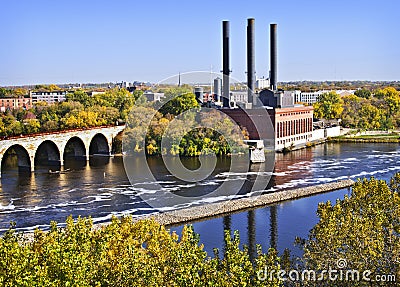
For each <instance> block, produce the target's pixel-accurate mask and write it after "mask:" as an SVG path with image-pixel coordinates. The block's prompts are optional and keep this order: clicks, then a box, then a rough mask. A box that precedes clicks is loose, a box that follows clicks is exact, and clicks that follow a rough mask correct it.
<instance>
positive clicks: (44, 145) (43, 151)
mask: <svg viewBox="0 0 400 287" xmlns="http://www.w3.org/2000/svg"><path fill="white" fill-rule="evenodd" d="M60 164H61V156H60V150H59V149H58V147H57V145H56V144H55V143H54V142H53V141H51V140H45V141H43V142H41V143H40V145H39V146H38V147H37V149H36V152H35V166H38V165H60Z"/></svg>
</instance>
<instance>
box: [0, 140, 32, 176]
mask: <svg viewBox="0 0 400 287" xmlns="http://www.w3.org/2000/svg"><path fill="white" fill-rule="evenodd" d="M31 164H32V163H31V159H30V156H29V153H28V151H27V150H26V149H25V148H24V147H23V146H22V145H19V144H14V145H12V146H10V147H9V148H7V150H6V151H5V152H4V155H3V156H2V158H1V172H2V171H3V170H4V169H5V168H6V167H9V166H15V165H16V166H17V167H18V169H22V170H27V171H31V170H32V165H31Z"/></svg>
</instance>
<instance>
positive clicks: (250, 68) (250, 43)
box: [247, 18, 255, 103]
mask: <svg viewBox="0 0 400 287" xmlns="http://www.w3.org/2000/svg"><path fill="white" fill-rule="evenodd" d="M254 43H255V39H254V18H249V19H247V87H248V90H247V102H248V103H252V102H253V93H254V88H255V86H254V84H255V48H254V47H255V44H254Z"/></svg>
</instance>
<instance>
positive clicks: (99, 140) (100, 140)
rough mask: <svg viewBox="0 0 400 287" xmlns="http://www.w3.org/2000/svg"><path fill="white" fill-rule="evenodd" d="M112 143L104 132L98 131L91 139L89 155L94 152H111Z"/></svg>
mask: <svg viewBox="0 0 400 287" xmlns="http://www.w3.org/2000/svg"><path fill="white" fill-rule="evenodd" d="M110 145H111V143H109V141H108V139H107V138H106V136H105V135H103V134H102V133H97V134H95V135H94V137H93V138H92V139H91V141H90V145H89V155H94V154H105V155H109V154H110Z"/></svg>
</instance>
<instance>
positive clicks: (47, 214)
mask: <svg viewBox="0 0 400 287" xmlns="http://www.w3.org/2000/svg"><path fill="white" fill-rule="evenodd" d="M399 159H400V147H399V145H398V144H382V143H380V144H375V143H368V144H359V143H358V144H354V143H340V144H338V143H328V144H324V145H319V146H316V147H313V148H308V149H303V150H298V151H294V152H291V153H288V154H276V158H275V162H276V163H275V169H274V173H273V175H272V177H271V181H270V184H269V185H268V192H273V191H276V190H283V189H288V188H296V187H301V186H307V185H314V184H320V183H327V182H331V181H336V180H340V179H347V178H351V179H356V178H362V177H370V176H374V177H376V178H380V179H385V180H387V179H389V178H390V177H391V176H392V175H393V174H394V173H395V172H397V171H399V170H400V163H399ZM183 161H184V164H185V166H188V167H189V168H190V167H191V166H193V168H196V165H197V164H198V163H197V162H196V160H195V159H190V158H189V159H183ZM148 164H149V166H150V167H151V169H152V170H153V171H156V173H157V180H158V181H159V183H160V184H162V185H163V187H164V188H165V189H168V190H172V191H174V192H177V193H188V194H190V193H191V192H199V191H201V190H207V189H210V188H212V187H213V186H215V185H218V183H219V182H221V181H225V180H227V179H229V178H232V177H230V175H229V173H227V170H228V168H229V165H230V160H229V158H219V159H218V162H217V166H216V168H215V170H214V172H213V173H212V174H211V175H210V176H209V177H208V178H207V180H203V181H201V182H197V183H196V182H195V183H185V182H182V181H179V180H174V179H172V178H171V177H170V175H169V174H168V173H167V172H166V171H165V169H163V168H161V166H162V161H161V159H160V158H150V159H149V160H148ZM138 165H140V163H138ZM65 168H69V169H70V171H69V172H67V173H65V174H50V173H49V172H48V170H49V168H48V167H42V168H38V169H37V170H36V171H35V173H33V174H30V173H20V172H18V170H17V169H16V168H5V169H4V170H3V173H2V178H1V186H0V232H4V231H5V230H7V229H8V227H9V223H10V221H15V222H16V224H17V228H18V229H19V230H24V231H30V230H33V229H35V228H36V227H40V228H43V229H46V228H48V225H49V222H50V221H51V220H55V221H57V222H64V221H65V219H66V217H67V216H68V215H70V214H72V215H73V216H74V217H77V216H79V215H81V216H91V217H92V218H93V221H94V222H95V223H98V222H105V221H108V220H110V218H111V216H112V215H113V214H114V215H117V216H119V215H123V214H131V215H132V216H140V215H142V214H148V213H153V212H155V211H154V209H153V208H152V207H150V206H149V205H148V204H147V203H145V202H143V200H142V199H141V197H140V196H141V195H143V194H147V193H152V194H154V191H153V190H147V189H146V188H145V186H146V181H147V180H148V179H146V178H143V184H142V185H140V186H136V185H134V186H132V185H131V184H130V182H129V181H128V179H127V176H126V174H125V171H124V164H123V160H122V158H121V157H115V158H106V157H98V158H91V159H90V162H89V163H88V164H87V163H86V162H84V161H83V162H79V161H77V162H76V161H70V162H68V161H66V163H65ZM241 177H244V178H248V174H245V173H244V174H235V179H238V178H241ZM139 180H140V178H139ZM244 192H246V191H244ZM348 192H350V191H349V190H347V189H344V190H338V191H334V192H330V193H326V194H320V195H316V196H312V197H307V198H302V199H297V200H292V201H287V202H283V203H279V204H275V205H272V206H267V207H264V208H258V209H255V210H252V211H245V212H239V213H236V214H232V215H230V216H225V217H219V218H214V219H209V220H205V221H201V222H194V223H193V226H194V229H195V231H196V232H197V233H199V234H200V241H201V242H202V243H204V245H205V249H206V250H207V251H208V252H212V249H213V248H214V247H217V248H222V247H223V230H224V229H230V230H231V231H233V230H239V232H240V235H241V241H242V243H244V244H248V245H249V246H250V250H254V249H255V244H261V245H262V246H263V249H264V250H266V249H267V248H268V247H269V246H274V247H276V248H278V250H280V251H282V250H283V249H284V248H289V249H291V250H292V251H293V253H294V254H299V252H300V251H299V249H298V248H297V247H294V245H293V243H294V239H295V237H296V236H300V237H303V238H304V237H306V236H307V234H308V232H309V230H310V229H311V228H312V226H313V225H315V223H317V220H318V218H317V216H316V209H317V206H318V203H319V202H323V201H327V200H331V201H335V200H336V199H337V198H343V196H344V194H346V193H348ZM241 193H242V192H241ZM154 198H157V196H156V194H154ZM171 229H172V230H176V231H178V232H179V231H180V230H181V229H182V226H176V227H171Z"/></svg>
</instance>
